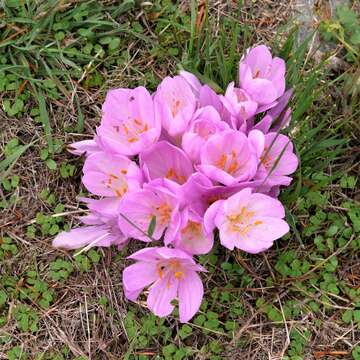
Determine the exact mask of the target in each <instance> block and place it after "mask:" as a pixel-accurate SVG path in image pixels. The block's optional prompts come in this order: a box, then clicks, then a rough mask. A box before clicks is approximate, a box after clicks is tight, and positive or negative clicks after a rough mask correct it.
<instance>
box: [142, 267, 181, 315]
mask: <svg viewBox="0 0 360 360" xmlns="http://www.w3.org/2000/svg"><path fill="white" fill-rule="evenodd" d="M178 286H179V280H177V279H175V278H173V277H171V276H170V274H169V275H167V276H165V277H164V278H163V279H161V280H158V281H157V282H156V283H155V284H154V285H153V286H152V287H151V288H150V291H149V295H148V298H147V306H148V308H149V309H150V310H151V311H152V312H153V313H154V314H155V315H157V316H159V317H164V316H168V315H170V314H171V313H172V311H173V310H174V305H171V301H173V300H174V299H175V298H176V295H177V291H178Z"/></svg>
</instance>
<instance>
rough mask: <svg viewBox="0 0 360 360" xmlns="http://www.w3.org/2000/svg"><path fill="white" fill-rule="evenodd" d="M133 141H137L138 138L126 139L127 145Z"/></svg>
mask: <svg viewBox="0 0 360 360" xmlns="http://www.w3.org/2000/svg"><path fill="white" fill-rule="evenodd" d="M135 141H138V138H137V137H131V138H128V142H129V143H133V142H135Z"/></svg>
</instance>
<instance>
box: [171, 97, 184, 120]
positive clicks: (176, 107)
mask: <svg viewBox="0 0 360 360" xmlns="http://www.w3.org/2000/svg"><path fill="white" fill-rule="evenodd" d="M181 107H182V103H181V101H180V100H179V99H176V100H175V99H173V100H172V104H171V114H172V116H173V117H175V116H176V115H177V114H178V112H179V111H180V109H181Z"/></svg>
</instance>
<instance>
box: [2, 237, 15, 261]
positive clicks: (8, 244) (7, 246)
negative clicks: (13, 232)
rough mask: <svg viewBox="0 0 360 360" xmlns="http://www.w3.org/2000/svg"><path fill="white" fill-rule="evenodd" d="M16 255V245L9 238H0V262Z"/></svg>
mask: <svg viewBox="0 0 360 360" xmlns="http://www.w3.org/2000/svg"><path fill="white" fill-rule="evenodd" d="M17 253H18V248H17V246H16V244H14V243H13V239H11V238H10V237H7V236H5V237H3V238H0V260H1V259H6V258H9V257H12V256H15V255H16V254H17Z"/></svg>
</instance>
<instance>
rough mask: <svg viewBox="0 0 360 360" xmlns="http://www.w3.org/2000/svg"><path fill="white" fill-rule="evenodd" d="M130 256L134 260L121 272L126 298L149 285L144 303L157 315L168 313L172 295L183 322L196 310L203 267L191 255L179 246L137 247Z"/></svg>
mask: <svg viewBox="0 0 360 360" xmlns="http://www.w3.org/2000/svg"><path fill="white" fill-rule="evenodd" d="M129 259H133V260H136V261H137V262H136V263H135V264H133V265H130V266H128V267H126V268H125V270H124V272H123V284H124V290H125V296H126V297H127V298H128V299H129V300H132V301H135V300H136V299H137V297H138V296H139V295H140V293H141V292H142V291H143V289H144V288H146V287H149V295H148V297H147V306H148V308H149V309H150V310H151V311H152V312H153V313H154V314H155V315H157V316H160V317H164V316H168V315H170V314H171V313H172V311H173V310H174V305H172V301H173V300H175V299H177V300H178V303H179V315H180V321H181V322H182V323H184V322H188V321H189V320H190V319H191V318H192V317H193V316H194V315H195V313H196V312H197V311H198V310H199V307H200V304H201V300H202V298H203V294H204V288H203V284H202V282H201V279H200V277H199V275H198V274H197V272H201V271H206V270H205V269H204V268H203V267H202V266H200V265H198V264H196V263H195V261H194V260H193V258H192V257H191V256H190V255H188V254H187V253H185V252H184V251H182V250H179V249H169V248H166V247H154V248H147V249H143V250H140V251H137V252H136V253H135V254H132V255H131V256H129Z"/></svg>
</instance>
